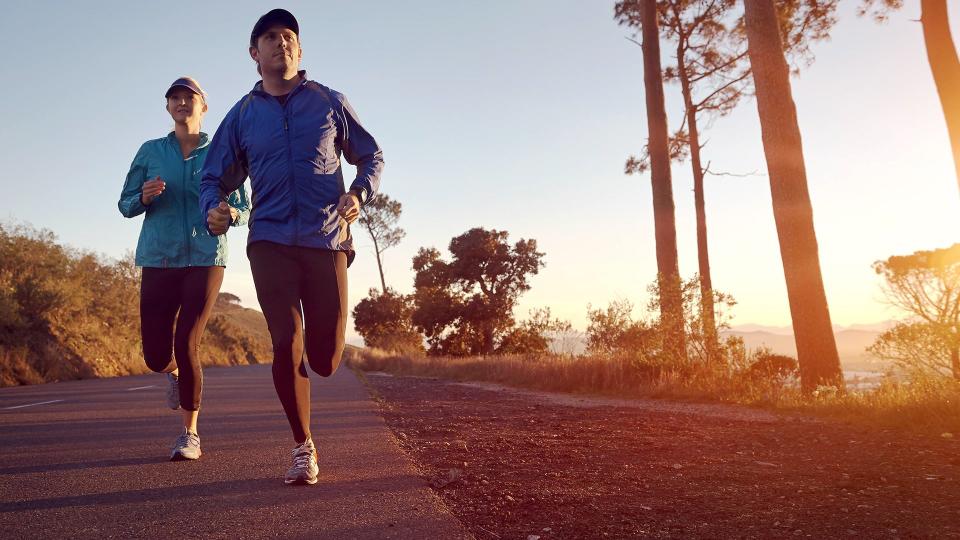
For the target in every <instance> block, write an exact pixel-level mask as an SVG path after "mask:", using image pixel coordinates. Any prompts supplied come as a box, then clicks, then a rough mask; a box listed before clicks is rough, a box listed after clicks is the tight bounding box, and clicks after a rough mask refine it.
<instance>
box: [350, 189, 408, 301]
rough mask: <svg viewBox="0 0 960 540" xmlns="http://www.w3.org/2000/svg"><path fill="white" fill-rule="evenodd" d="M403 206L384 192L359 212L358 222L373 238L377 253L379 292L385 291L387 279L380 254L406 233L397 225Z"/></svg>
mask: <svg viewBox="0 0 960 540" xmlns="http://www.w3.org/2000/svg"><path fill="white" fill-rule="evenodd" d="M402 212H403V206H402V205H401V204H400V201H395V200H393V199H391V198H390V197H388V196H387V195H386V194H384V193H380V194H379V195H377V196H376V197H375V198H374V199H373V200H372V201H370V202H369V203H367V204H366V206H364V207H363V211H362V212H361V213H360V224H361V225H363V228H364V229H366V231H367V234H369V235H370V239H371V240H373V251H374V253H375V254H376V255H377V269H378V270H379V271H380V286H381V287H382V289H381V292H383V293H386V292H387V281H386V280H385V279H384V278H383V261H382V260H381V258H380V254H381V253H383V252H384V251H386V250H388V249H390V248H392V247H394V246H396V245H397V244H399V243H400V240H403V237H404V236H406V235H407V233H406V231H404V230H403V229H401V228H400V226H399V225H397V221H398V220H399V219H400V214H401V213H402Z"/></svg>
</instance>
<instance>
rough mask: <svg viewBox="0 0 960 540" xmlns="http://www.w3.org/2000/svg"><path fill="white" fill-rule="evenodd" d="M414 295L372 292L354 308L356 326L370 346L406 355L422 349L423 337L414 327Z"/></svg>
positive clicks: (375, 290)
mask: <svg viewBox="0 0 960 540" xmlns="http://www.w3.org/2000/svg"><path fill="white" fill-rule="evenodd" d="M413 309H414V304H413V297H412V296H407V295H402V294H399V293H397V292H396V291H394V290H393V289H387V290H386V292H380V291H378V290H377V289H370V292H369V295H368V296H367V297H366V298H364V299H363V300H361V301H360V302H359V303H358V304H357V305H356V307H354V308H353V320H354V328H355V329H356V330H357V333H359V334H360V336H362V337H363V341H364V342H365V343H366V344H367V345H368V346H370V347H377V348H378V349H382V350H385V351H394V352H399V353H403V354H416V353H422V352H423V337H422V336H421V335H420V333H419V332H417V330H416V329H415V328H414V327H413V320H412V317H413Z"/></svg>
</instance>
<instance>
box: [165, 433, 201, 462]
mask: <svg viewBox="0 0 960 540" xmlns="http://www.w3.org/2000/svg"><path fill="white" fill-rule="evenodd" d="M172 450H173V451H172V452H171V453H170V461H183V460H194V459H200V455H201V453H202V452H200V436H199V435H197V434H196V433H194V432H192V431H188V430H187V429H186V428H184V430H183V433H182V434H181V435H180V436H179V437H177V441H176V442H175V443H173V449H172Z"/></svg>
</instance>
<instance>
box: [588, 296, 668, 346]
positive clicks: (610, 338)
mask: <svg viewBox="0 0 960 540" xmlns="http://www.w3.org/2000/svg"><path fill="white" fill-rule="evenodd" d="M587 320H588V324H587V352H588V353H590V354H627V355H630V356H633V357H636V358H652V357H654V356H658V355H659V354H660V353H661V351H662V348H663V347H662V345H663V339H662V336H661V335H660V332H659V329H658V328H656V327H655V326H653V325H651V324H650V323H647V322H646V321H644V320H642V319H641V320H634V318H633V303H631V302H630V301H629V300H614V301H613V302H610V304H609V305H608V306H607V307H606V309H599V308H598V309H593V308H592V306H589V305H588V306H587Z"/></svg>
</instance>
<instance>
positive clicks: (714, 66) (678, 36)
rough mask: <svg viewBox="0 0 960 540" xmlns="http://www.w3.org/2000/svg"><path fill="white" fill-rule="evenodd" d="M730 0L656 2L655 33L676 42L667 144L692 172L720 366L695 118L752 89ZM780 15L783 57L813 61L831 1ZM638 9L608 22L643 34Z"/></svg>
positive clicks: (711, 348) (705, 319)
mask: <svg viewBox="0 0 960 540" xmlns="http://www.w3.org/2000/svg"><path fill="white" fill-rule="evenodd" d="M738 3H739V2H737V1H736V0H666V1H661V2H657V6H658V14H659V22H660V32H661V34H662V36H663V38H664V39H666V40H668V41H670V42H672V43H674V44H675V47H676V55H675V56H674V58H675V60H676V64H675V65H672V66H669V67H667V68H666V69H665V70H664V79H665V80H666V81H667V82H678V83H679V84H680V91H681V96H682V97H683V103H684V122H683V126H682V127H681V128H680V129H679V130H678V131H677V132H676V133H675V134H674V135H673V136H672V137H670V141H669V152H670V158H671V160H676V161H683V160H685V159H686V158H687V157H688V156H689V157H690V162H691V163H690V164H691V167H692V172H693V194H694V206H695V210H696V224H697V226H696V230H697V261H698V266H699V275H700V288H701V291H700V299H701V302H702V304H701V306H700V311H701V313H700V316H699V317H698V319H699V320H700V321H701V322H702V325H703V327H702V328H701V329H698V330H697V331H698V332H702V334H703V336H704V339H705V343H706V347H707V348H706V358H707V360H708V362H711V363H713V362H717V361H719V360H720V355H719V347H720V343H719V339H718V337H717V327H716V317H715V313H714V305H713V292H712V291H713V280H712V278H711V274H710V256H709V249H708V246H707V218H706V207H705V196H704V184H703V182H704V176H705V175H706V174H707V173H708V172H709V171H708V170H707V167H705V166H703V165H702V163H703V162H702V159H701V151H702V150H703V144H701V143H700V123H699V120H700V115H701V113H702V114H703V115H705V116H707V119H708V123H709V121H712V120H713V119H715V118H717V117H721V116H725V115H726V114H728V113H729V112H731V111H732V110H733V109H734V108H735V107H736V105H737V104H738V103H739V101H740V99H741V98H742V97H743V96H745V95H748V94H749V92H750V91H751V83H752V79H751V78H750V65H749V62H748V59H747V50H746V39H745V36H744V32H743V26H742V18H741V17H739V14H735V13H734V8H735V7H736V6H737V4H738ZM777 6H778V15H779V17H780V20H781V22H782V26H783V27H784V28H785V29H787V38H786V39H785V40H784V47H785V50H786V53H787V55H788V57H791V58H794V59H796V60H797V61H799V62H806V61H809V59H810V58H812V55H811V54H810V49H809V44H810V43H811V42H813V41H816V40H819V39H823V38H825V37H826V35H827V32H828V30H829V28H830V27H831V26H832V25H833V22H834V19H833V11H834V9H835V7H836V0H829V1H824V0H819V1H812V2H811V1H801V0H789V1H783V2H778V3H777ZM640 7H641V4H640V3H638V2H637V1H636V0H620V1H619V2H617V3H616V5H615V6H614V18H615V19H616V20H617V22H618V23H620V24H621V25H625V26H628V27H632V28H634V29H638V30H639V29H640V28H641V18H640ZM648 167H649V149H648V148H645V149H644V153H643V154H642V155H641V157H640V158H636V157H633V156H630V158H629V159H628V160H627V164H626V167H625V171H626V172H627V174H632V173H642V172H645V171H646V169H647V168H648Z"/></svg>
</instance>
